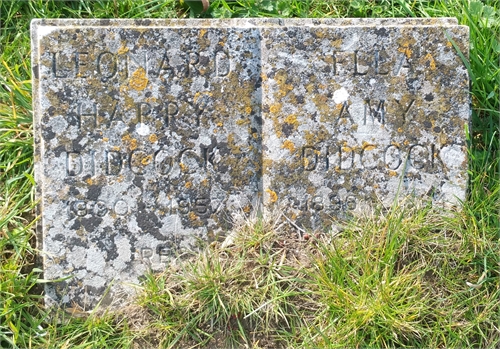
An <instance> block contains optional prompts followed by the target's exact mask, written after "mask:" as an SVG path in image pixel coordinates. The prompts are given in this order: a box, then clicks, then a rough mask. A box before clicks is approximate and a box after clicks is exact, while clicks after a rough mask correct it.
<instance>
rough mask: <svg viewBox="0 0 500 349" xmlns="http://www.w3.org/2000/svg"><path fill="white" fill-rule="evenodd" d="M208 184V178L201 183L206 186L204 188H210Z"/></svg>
mask: <svg viewBox="0 0 500 349" xmlns="http://www.w3.org/2000/svg"><path fill="white" fill-rule="evenodd" d="M208 184H209V183H208V179H206V178H205V179H204V180H202V181H201V185H202V186H204V187H208Z"/></svg>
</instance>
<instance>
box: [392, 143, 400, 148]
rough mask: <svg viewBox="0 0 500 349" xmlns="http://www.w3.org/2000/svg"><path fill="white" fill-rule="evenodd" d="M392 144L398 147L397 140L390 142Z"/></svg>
mask: <svg viewBox="0 0 500 349" xmlns="http://www.w3.org/2000/svg"><path fill="white" fill-rule="evenodd" d="M391 144H392V145H394V146H396V147H400V145H399V143H398V142H391Z"/></svg>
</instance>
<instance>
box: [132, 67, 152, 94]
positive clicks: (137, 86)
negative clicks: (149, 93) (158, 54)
mask: <svg viewBox="0 0 500 349" xmlns="http://www.w3.org/2000/svg"><path fill="white" fill-rule="evenodd" d="M147 85H148V78H147V77H146V70H144V68H139V69H137V70H136V71H135V72H133V73H132V77H131V78H130V81H129V86H130V87H131V88H133V89H134V90H137V91H142V90H144V89H145V88H146V86H147Z"/></svg>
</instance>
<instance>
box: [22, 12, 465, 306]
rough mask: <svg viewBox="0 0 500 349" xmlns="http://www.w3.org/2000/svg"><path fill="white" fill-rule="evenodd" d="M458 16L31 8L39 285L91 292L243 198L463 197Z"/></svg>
mask: <svg viewBox="0 0 500 349" xmlns="http://www.w3.org/2000/svg"><path fill="white" fill-rule="evenodd" d="M454 45H456V46H457V47H458V48H459V49H460V50H461V51H462V52H463V53H464V55H465V56H467V52H468V28H467V27H463V26H458V25H457V24H456V20H454V19H449V18H443V19H340V20H339V19H324V20H316V19H297V20H292V19H241V20H240V19H238V20H234V19H233V20H34V21H33V22H32V49H33V56H32V66H33V92H34V93H33V95H34V96H33V97H34V123H35V162H36V165H35V166H36V167H35V175H36V181H37V196H38V199H39V200H40V204H39V211H40V213H41V219H40V221H39V225H38V227H37V230H38V234H39V243H40V245H39V246H40V248H41V250H43V258H44V272H45V278H46V279H57V278H61V277H65V276H69V275H71V276H72V278H71V279H68V280H66V281H63V282H57V283H52V284H48V285H47V287H46V300H47V303H48V304H49V305H51V304H56V303H57V304H62V305H67V304H72V303H73V302H74V303H76V304H78V305H80V306H82V307H84V308H85V309H89V308H92V307H93V306H95V305H96V304H97V302H98V301H99V300H100V299H101V297H102V296H103V295H104V294H105V291H106V289H107V288H108V287H109V286H110V284H111V283H112V286H111V287H109V293H107V296H106V297H105V299H104V301H103V304H104V305H113V304H115V303H118V302H121V301H122V300H123V299H124V298H126V297H128V295H130V294H131V293H133V288H131V287H128V286H126V284H127V283H130V282H132V283H133V282H138V279H139V277H140V276H141V275H143V274H144V273H145V272H146V271H147V270H148V269H152V270H156V271H158V270H161V269H162V268H164V267H165V265H166V263H168V262H169V261H170V260H172V258H175V257H177V256H180V255H182V254H183V253H187V252H189V251H196V250H197V248H198V247H199V246H200V243H202V242H203V241H207V240H211V239H215V238H217V236H218V235H223V234H224V233H226V232H227V231H228V230H229V229H231V228H232V226H233V225H234V224H238V222H239V221H241V220H242V219H245V217H247V216H248V215H249V214H251V213H252V212H255V211H256V210H258V209H260V207H261V205H262V204H264V207H265V209H264V214H265V213H266V212H267V210H269V209H273V208H274V207H279V208H281V209H282V210H283V212H284V214H285V215H286V216H287V217H288V219H290V220H292V221H293V222H294V224H296V225H298V226H300V227H301V228H303V229H326V228H327V227H328V226H329V225H331V224H332V221H333V220H336V219H344V218H346V217H348V216H350V215H351V214H352V213H353V212H355V211H356V210H358V211H360V210H365V209H368V208H369V207H370V205H372V204H373V203H378V202H382V203H384V204H390V203H391V202H392V201H393V200H394V199H395V198H396V197H397V196H400V197H403V196H407V195H409V194H412V195H415V196H417V197H419V198H420V197H424V198H425V197H428V199H429V200H432V201H433V202H434V203H436V204H454V203H456V202H457V199H463V198H464V196H465V189H466V181H467V172H466V167H467V165H466V142H465V133H464V128H465V124H467V122H468V120H469V110H470V109H469V97H468V76H467V71H466V69H465V67H464V65H463V64H462V62H461V59H460V57H459V55H458V54H457V53H456V50H455V47H454Z"/></svg>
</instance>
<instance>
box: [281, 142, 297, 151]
mask: <svg viewBox="0 0 500 349" xmlns="http://www.w3.org/2000/svg"><path fill="white" fill-rule="evenodd" d="M282 147H283V148H284V149H288V150H289V151H290V153H293V152H294V151H295V144H293V142H292V141H289V140H288V139H287V140H286V141H284V142H283V146H282Z"/></svg>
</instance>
